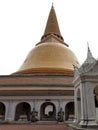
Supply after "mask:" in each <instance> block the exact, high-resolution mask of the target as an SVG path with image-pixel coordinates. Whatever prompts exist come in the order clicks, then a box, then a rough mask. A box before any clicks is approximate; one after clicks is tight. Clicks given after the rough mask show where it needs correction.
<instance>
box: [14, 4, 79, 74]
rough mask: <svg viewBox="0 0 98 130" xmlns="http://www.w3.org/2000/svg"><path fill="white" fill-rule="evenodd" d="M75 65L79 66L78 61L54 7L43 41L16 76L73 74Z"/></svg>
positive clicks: (31, 53) (33, 50) (32, 51)
mask: <svg viewBox="0 0 98 130" xmlns="http://www.w3.org/2000/svg"><path fill="white" fill-rule="evenodd" d="M73 65H75V66H79V63H78V60H77V58H76V56H75V55H74V53H73V52H72V51H71V50H70V49H69V47H68V44H66V43H65V42H64V40H63V37H62V35H61V33H60V30H59V25H58V21H57V18H56V14H55V10H54V8H53V6H52V8H51V10H50V14H49V17H48V21H47V24H46V28H45V31H44V35H43V36H42V38H41V41H40V42H39V43H38V44H37V45H36V46H35V48H34V49H32V50H31V52H30V53H29V55H28V56H27V58H26V60H25V61H24V63H23V65H22V66H21V67H20V69H19V70H18V71H17V72H16V73H15V74H31V73H61V74H62V73H65V74H72V73H73V72H74V70H73Z"/></svg>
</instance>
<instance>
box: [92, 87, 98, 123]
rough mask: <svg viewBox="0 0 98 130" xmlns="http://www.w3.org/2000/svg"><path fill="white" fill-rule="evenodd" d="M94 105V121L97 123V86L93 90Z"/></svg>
mask: <svg viewBox="0 0 98 130" xmlns="http://www.w3.org/2000/svg"><path fill="white" fill-rule="evenodd" d="M93 93H94V103H95V111H96V120H97V122H98V86H96V87H95V88H94V91H93Z"/></svg>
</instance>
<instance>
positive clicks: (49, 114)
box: [40, 102, 56, 121]
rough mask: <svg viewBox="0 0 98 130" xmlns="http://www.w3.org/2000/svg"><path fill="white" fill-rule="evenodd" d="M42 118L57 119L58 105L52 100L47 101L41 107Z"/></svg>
mask: <svg viewBox="0 0 98 130" xmlns="http://www.w3.org/2000/svg"><path fill="white" fill-rule="evenodd" d="M40 119H41V120H42V121H53V120H56V107H55V105H54V104H53V103H51V102H45V103H43V104H42V105H41V108H40Z"/></svg>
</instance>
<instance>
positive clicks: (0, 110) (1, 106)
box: [0, 102, 5, 121]
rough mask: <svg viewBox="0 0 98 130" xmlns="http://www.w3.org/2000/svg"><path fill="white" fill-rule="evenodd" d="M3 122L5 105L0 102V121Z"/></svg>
mask: <svg viewBox="0 0 98 130" xmlns="http://www.w3.org/2000/svg"><path fill="white" fill-rule="evenodd" d="M3 120H5V105H4V104H3V103H2V102H0V121H3Z"/></svg>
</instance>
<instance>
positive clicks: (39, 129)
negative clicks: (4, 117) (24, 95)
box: [0, 124, 68, 130]
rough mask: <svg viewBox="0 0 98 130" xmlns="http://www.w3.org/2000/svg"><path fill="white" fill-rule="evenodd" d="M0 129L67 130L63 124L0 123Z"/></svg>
mask: <svg viewBox="0 0 98 130" xmlns="http://www.w3.org/2000/svg"><path fill="white" fill-rule="evenodd" d="M0 130H68V129H67V126H66V125H65V124H1V125H0Z"/></svg>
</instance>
